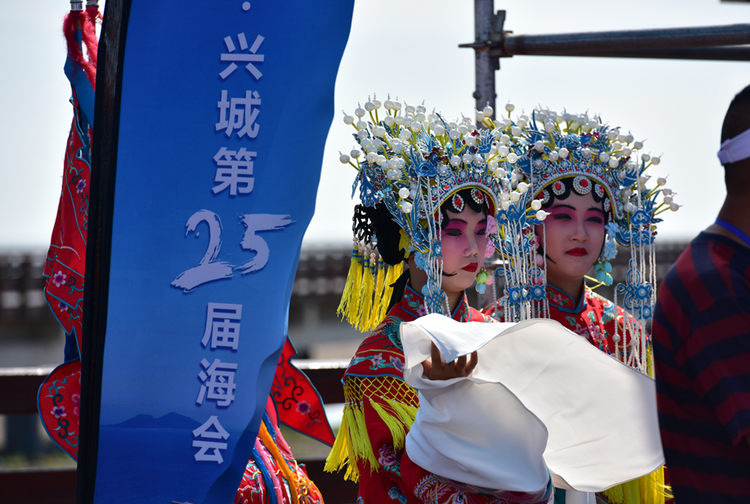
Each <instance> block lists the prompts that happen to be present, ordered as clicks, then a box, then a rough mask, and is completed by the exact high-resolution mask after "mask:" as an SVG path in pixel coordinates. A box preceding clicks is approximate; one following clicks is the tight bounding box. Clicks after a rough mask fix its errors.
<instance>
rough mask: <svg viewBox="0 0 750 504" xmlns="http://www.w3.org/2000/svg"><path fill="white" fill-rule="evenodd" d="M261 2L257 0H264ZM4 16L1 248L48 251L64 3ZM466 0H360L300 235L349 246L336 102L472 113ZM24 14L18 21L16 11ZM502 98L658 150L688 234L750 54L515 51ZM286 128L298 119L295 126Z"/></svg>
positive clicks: (564, 28) (535, 6)
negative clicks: (597, 123) (596, 125)
mask: <svg viewBox="0 0 750 504" xmlns="http://www.w3.org/2000/svg"><path fill="white" fill-rule="evenodd" d="M256 1H260V0H256ZM3 3H4V4H7V5H3V7H4V8H3V15H2V16H1V17H0V68H3V69H4V72H3V73H4V78H3V79H1V80H0V89H1V91H2V92H0V96H1V97H2V98H0V118H2V121H0V147H2V152H3V156H2V161H0V171H1V173H2V180H3V184H0V251H19V252H38V251H42V252H43V251H44V250H45V249H46V247H47V246H48V245H49V239H50V235H51V232H52V226H53V224H54V219H55V214H56V211H57V202H58V200H59V195H60V189H61V183H62V170H63V166H62V165H63V155H64V146H65V141H66V139H67V135H68V131H69V128H70V122H71V119H72V112H71V108H70V104H69V102H68V100H69V97H70V87H69V84H68V82H67V80H66V78H65V75H64V74H63V64H64V62H65V53H66V49H65V42H64V39H63V36H62V31H61V26H62V20H63V17H64V15H65V14H66V13H67V12H68V10H69V2H68V1H65V0H42V2H40V3H39V4H38V8H36V9H35V12H34V15H33V16H29V15H28V9H27V8H25V5H24V4H23V3H21V2H12V3H11V2H10V1H9V0H4V1H3ZM473 6H474V2H473V1H472V0H356V2H355V8H354V18H353V20H352V29H351V35H350V38H349V43H348V45H347V48H346V50H345V52H344V56H343V59H342V61H341V66H340V68H339V74H338V78H337V81H336V92H335V110H336V113H335V115H334V120H333V124H332V126H331V130H330V132H329V136H328V141H327V143H326V149H325V154H324V158H323V165H322V171H321V182H320V188H319V191H318V197H317V203H316V213H315V216H314V217H313V220H312V222H311V223H310V226H309V228H308V232H307V234H306V236H305V240H304V242H303V246H305V247H324V246H348V245H349V244H350V243H351V215H352V208H353V206H354V204H355V203H356V201H353V200H351V199H350V194H351V184H352V182H353V180H354V174H355V173H354V170H353V169H352V168H351V167H349V166H347V165H342V164H341V163H340V162H339V160H338V157H339V154H338V152H339V151H342V152H348V151H349V150H351V149H352V147H353V146H354V143H353V140H352V137H351V131H350V130H351V126H346V125H345V124H344V123H343V120H342V117H343V114H342V110H345V111H347V112H348V113H352V112H353V110H354V109H355V108H356V107H357V104H358V103H364V102H365V101H367V99H368V96H373V95H377V97H378V98H379V99H381V101H384V100H385V99H386V98H387V96H388V95H389V94H390V95H391V97H392V98H396V97H398V98H399V99H400V100H401V101H405V102H407V103H412V104H415V105H418V104H420V103H422V102H424V104H425V106H426V107H427V108H428V110H432V109H433V108H434V109H435V110H436V111H437V112H442V114H443V115H444V116H446V117H447V118H450V119H453V118H458V117H460V116H461V115H462V114H463V115H466V116H473V110H474V99H473V98H472V92H473V90H474V87H475V80H474V54H473V51H472V50H471V49H461V48H459V47H458V45H459V44H462V43H468V42H473V41H474V11H473V9H474V7H473ZM500 8H503V9H505V10H506V12H507V15H506V22H505V29H506V30H511V31H513V32H514V34H517V35H521V34H525V35H536V34H553V33H571V32H586V31H605V30H627V29H644V28H669V27H687V26H711V25H728V24H734V23H745V22H750V3H744V4H743V3H721V2H719V0H659V1H653V0H629V1H628V2H622V1H614V0H598V1H597V2H584V1H578V0H568V1H565V2H561V1H559V0H505V1H502V2H500V1H496V2H495V9H496V10H498V9H500ZM20 20H23V23H21V22H20ZM496 83H497V84H496V93H497V104H498V108H499V107H502V106H504V105H505V103H507V102H511V103H513V104H514V105H515V107H516V110H515V112H514V114H515V113H518V114H520V113H521V112H522V111H526V112H529V111H530V110H531V109H532V108H534V107H535V106H542V107H548V108H550V109H552V110H556V111H562V110H563V109H567V111H568V112H571V113H583V112H588V113H589V114H599V115H601V117H602V119H603V120H604V121H605V122H607V123H609V124H610V125H611V126H620V127H621V128H622V129H623V130H625V131H630V132H631V133H632V134H633V135H634V136H635V137H636V139H638V140H643V141H644V145H645V146H644V150H645V152H651V153H652V154H654V155H661V157H662V162H661V164H660V165H659V166H657V167H655V168H657V170H654V168H651V169H650V170H649V171H651V170H654V171H653V175H666V176H668V183H667V187H669V188H671V189H673V190H674V191H675V192H676V193H677V196H676V197H675V201H677V202H678V203H679V204H681V205H683V207H682V208H680V210H679V211H678V212H676V213H668V214H664V217H665V219H664V222H663V223H661V224H660V225H659V235H660V239H662V240H664V241H684V240H689V239H690V238H691V237H693V236H694V235H696V234H697V233H698V232H699V231H700V230H701V229H703V228H705V227H707V226H708V225H709V224H711V222H712V221H713V219H714V218H715V216H716V214H717V212H718V210H719V208H720V207H721V204H722V202H723V199H724V194H725V192H724V182H723V170H722V168H721V165H720V164H719V162H718V160H717V158H716V151H717V150H718V148H719V144H720V131H721V123H722V121H723V117H724V113H725V112H726V109H727V107H728V105H729V102H730V101H731V99H732V97H733V96H734V95H735V94H736V93H737V92H739V91H740V90H741V89H742V88H744V87H745V86H747V85H748V84H750V64H749V63H745V62H713V61H670V60H635V59H606V58H569V57H538V56H516V57H513V58H505V59H502V60H501V69H500V71H498V72H497V73H496ZM289 127H290V128H293V127H295V125H294V124H292V123H290V125H289Z"/></svg>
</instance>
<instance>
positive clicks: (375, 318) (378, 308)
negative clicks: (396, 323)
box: [368, 257, 386, 331]
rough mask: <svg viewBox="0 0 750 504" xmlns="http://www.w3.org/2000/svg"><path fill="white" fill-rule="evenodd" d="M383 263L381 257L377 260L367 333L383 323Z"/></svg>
mask: <svg viewBox="0 0 750 504" xmlns="http://www.w3.org/2000/svg"><path fill="white" fill-rule="evenodd" d="M385 277H386V275H385V262H384V261H383V258H382V257H379V258H378V268H377V277H376V278H375V299H374V300H373V303H372V316H371V317H370V327H369V329H368V331H372V330H373V329H375V328H376V327H377V326H378V325H380V323H381V322H382V321H383V317H382V316H381V314H382V313H383V304H384V303H386V302H385V300H384V299H383V291H384V290H385Z"/></svg>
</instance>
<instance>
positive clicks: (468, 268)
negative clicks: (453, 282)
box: [461, 262, 479, 273]
mask: <svg viewBox="0 0 750 504" xmlns="http://www.w3.org/2000/svg"><path fill="white" fill-rule="evenodd" d="M461 269H464V270H466V271H468V272H470V273H474V272H475V271H476V270H478V269H479V264H478V263H475V262H473V263H470V264H468V265H467V266H464V267H463V268H461Z"/></svg>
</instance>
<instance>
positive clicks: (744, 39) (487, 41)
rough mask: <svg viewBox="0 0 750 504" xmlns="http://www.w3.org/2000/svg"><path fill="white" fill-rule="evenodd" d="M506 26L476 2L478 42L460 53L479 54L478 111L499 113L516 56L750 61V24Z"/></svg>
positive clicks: (489, 3)
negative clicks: (595, 28)
mask: <svg viewBox="0 0 750 504" xmlns="http://www.w3.org/2000/svg"><path fill="white" fill-rule="evenodd" d="M504 24H505V11H504V10H500V11H497V12H495V7H494V0H474V33H475V40H474V42H472V43H470V44H460V45H459V47H465V48H472V49H474V52H475V56H476V63H475V65H476V66H475V74H476V87H475V90H474V93H473V96H474V99H475V100H476V108H477V110H482V109H483V108H484V107H485V105H487V104H489V105H490V106H491V107H492V108H493V109H495V108H496V106H495V71H496V70H499V69H500V59H499V58H510V57H513V56H515V55H524V56H579V57H581V56H584V57H596V58H657V59H690V60H714V61H750V24H734V25H726V26H701V27H693V28H658V29H651V30H621V31H607V32H581V33H565V34H556V35H513V34H512V32H509V31H505V30H504Z"/></svg>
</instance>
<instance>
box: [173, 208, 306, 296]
mask: <svg viewBox="0 0 750 504" xmlns="http://www.w3.org/2000/svg"><path fill="white" fill-rule="evenodd" d="M241 218H242V223H243V224H244V225H245V228H246V229H245V236H243V237H242V241H241V242H240V246H241V247H242V248H243V249H244V250H249V251H251V252H255V257H253V258H252V260H250V261H248V262H246V263H245V264H242V265H240V266H232V265H231V264H229V263H227V262H225V261H217V260H216V258H217V257H218V255H219V251H220V250H221V232H222V229H223V228H222V225H221V219H219V216H218V215H216V214H215V213H214V212H212V211H210V210H199V211H197V212H195V213H194V214H193V215H192V216H191V217H190V218H189V219H188V221H187V224H186V227H187V230H186V231H185V235H186V236H187V235H188V234H190V233H192V232H194V231H195V228H196V227H198V224H200V223H201V222H205V223H206V224H208V248H207V249H206V253H205V254H204V255H203V258H202V259H201V260H200V263H198V266H195V267H194V268H190V269H189V270H186V271H183V272H182V273H180V274H179V275H177V278H175V279H174V281H173V282H172V286H173V287H176V288H178V289H183V290H184V291H185V292H190V291H192V290H193V289H195V288H196V287H197V286H199V285H202V284H204V283H207V282H212V281H214V280H221V279H222V278H232V276H234V271H235V270H237V271H239V272H240V273H241V274H243V275H246V274H247V273H252V272H254V271H260V270H262V269H263V268H264V267H265V265H266V263H267V262H268V257H269V255H270V250H269V249H268V244H267V243H266V241H265V240H264V239H263V238H261V237H260V236H259V235H258V234H257V233H259V232H261V231H276V230H279V229H284V228H285V227H287V226H288V225H289V224H291V223H292V222H294V221H293V220H291V219H290V218H289V215H273V214H246V215H243V216H242V217H241ZM196 236H197V233H196Z"/></svg>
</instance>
